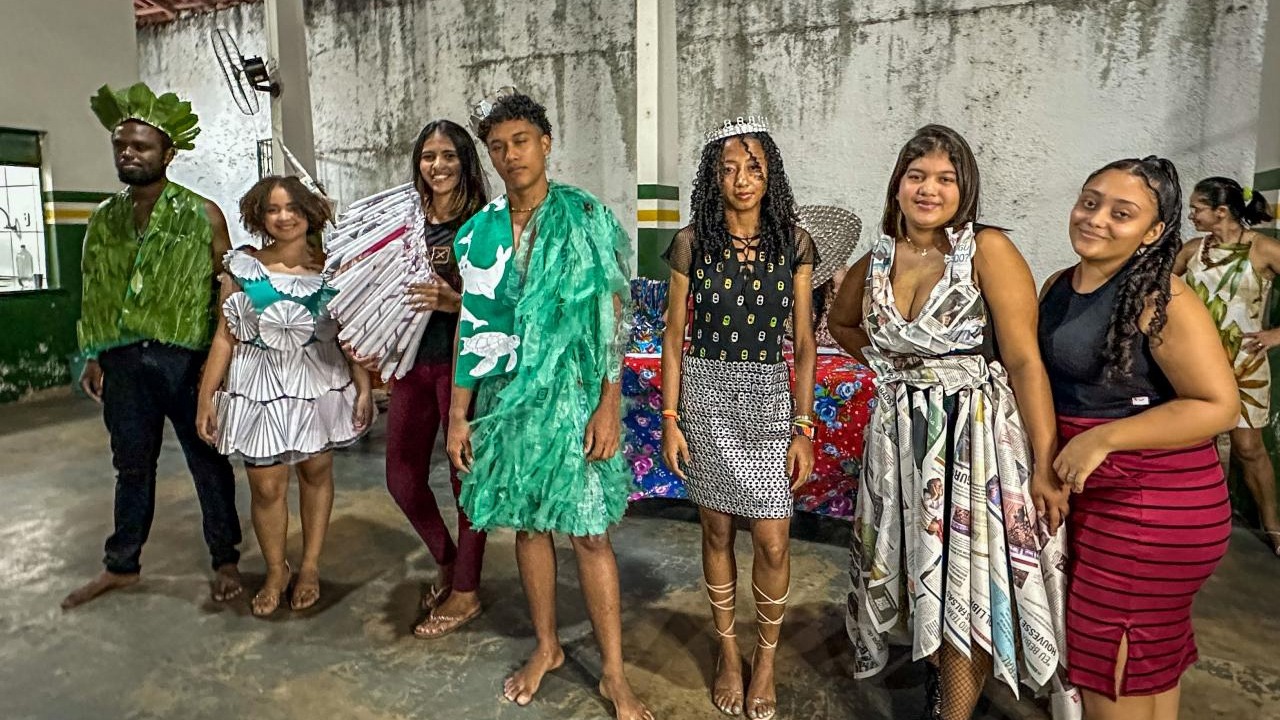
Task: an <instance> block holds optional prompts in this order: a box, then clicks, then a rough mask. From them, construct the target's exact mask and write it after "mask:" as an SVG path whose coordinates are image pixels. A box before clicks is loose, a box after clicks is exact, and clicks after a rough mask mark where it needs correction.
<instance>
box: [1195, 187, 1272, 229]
mask: <svg viewBox="0 0 1280 720" xmlns="http://www.w3.org/2000/svg"><path fill="white" fill-rule="evenodd" d="M1192 194H1193V195H1199V196H1200V197H1202V198H1204V201H1205V202H1207V203H1209V207H1211V208H1218V207H1226V208H1227V210H1228V212H1230V213H1231V217H1233V218H1235V220H1236V222H1238V223H1240V224H1241V225H1244V226H1245V227H1252V226H1254V225H1257V224H1258V223H1264V222H1270V221H1271V219H1272V218H1273V215H1272V212H1271V208H1270V207H1269V206H1268V205H1267V199H1266V198H1264V197H1263V196H1262V193H1260V192H1257V191H1254V193H1253V197H1251V198H1249V200H1248V201H1245V199H1244V188H1242V187H1240V183H1238V182H1236V181H1235V180H1232V179H1231V178H1225V177H1211V178H1205V179H1204V180H1201V181H1200V182H1198V183H1196V187H1195V190H1193V191H1192Z"/></svg>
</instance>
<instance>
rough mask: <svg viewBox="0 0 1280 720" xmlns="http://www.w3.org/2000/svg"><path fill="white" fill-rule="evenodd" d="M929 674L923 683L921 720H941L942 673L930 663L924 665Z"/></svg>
mask: <svg viewBox="0 0 1280 720" xmlns="http://www.w3.org/2000/svg"><path fill="white" fill-rule="evenodd" d="M924 666H925V669H926V671H927V672H928V673H929V674H928V676H927V677H926V678H925V681H924V693H925V704H924V715H921V716H920V718H921V720H942V671H941V670H939V669H938V666H937V665H934V664H933V663H931V662H926V663H925V664H924Z"/></svg>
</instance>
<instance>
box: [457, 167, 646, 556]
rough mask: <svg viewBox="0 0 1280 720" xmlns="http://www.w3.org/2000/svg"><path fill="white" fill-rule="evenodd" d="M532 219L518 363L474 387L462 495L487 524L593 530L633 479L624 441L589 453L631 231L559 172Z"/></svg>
mask: <svg viewBox="0 0 1280 720" xmlns="http://www.w3.org/2000/svg"><path fill="white" fill-rule="evenodd" d="M535 222H536V223H537V226H536V227H537V235H536V240H535V241H534V244H533V252H532V253H531V256H530V257H528V260H527V267H526V266H524V265H523V264H522V266H521V270H522V274H523V275H524V279H523V281H522V282H519V283H510V284H509V285H508V286H509V287H510V288H511V293H512V296H509V300H510V301H512V302H513V303H514V304H515V308H516V310H515V316H516V328H517V332H519V333H520V335H521V342H522V346H521V350H522V352H521V355H520V362H519V365H518V366H517V369H516V371H515V373H513V374H511V375H507V376H503V377H498V378H489V379H486V380H483V381H481V383H480V385H479V386H478V388H477V390H476V393H477V396H476V418H475V420H473V421H472V425H471V427H472V447H473V449H474V453H475V457H474V460H473V464H472V469H471V472H470V473H469V474H467V475H466V476H465V478H464V480H463V487H462V495H461V498H460V501H461V503H462V506H463V508H464V509H465V510H466V512H467V515H468V517H469V518H470V519H471V523H472V524H473V525H474V526H476V527H477V528H481V529H485V530H488V529H493V528H499V527H502V528H513V529H517V530H525V531H531V532H548V531H550V532H559V533H565V534H568V535H573V536H587V535H598V534H601V533H603V532H605V530H607V529H608V528H609V526H610V525H613V524H614V523H616V522H617V521H618V520H620V519H621V518H622V515H623V513H624V512H625V511H626V507H627V499H628V496H629V495H630V494H631V491H632V487H633V484H634V481H633V478H632V475H631V473H630V472H629V470H628V468H627V465H626V462H625V461H624V459H623V457H622V453H621V451H619V452H618V453H617V454H616V455H615V456H614V457H613V458H611V459H609V460H606V461H602V462H592V463H588V462H587V461H586V457H585V455H584V453H583V438H584V435H585V433H586V426H587V421H588V420H589V419H590V417H591V414H592V413H593V412H594V411H595V409H596V406H597V405H598V403H599V401H600V391H601V383H602V382H603V381H604V380H605V379H606V378H608V379H610V380H616V379H617V378H618V375H619V372H620V368H621V363H622V352H623V346H622V343H621V342H620V338H621V336H622V335H623V333H622V332H621V330H622V329H623V325H622V324H621V323H620V322H619V320H618V317H619V316H618V315H617V314H616V312H615V308H614V298H615V297H616V298H618V300H620V301H622V302H623V304H624V307H623V309H622V314H621V317H623V318H625V317H629V316H630V313H629V312H628V308H627V307H626V304H627V300H628V292H627V278H626V273H625V270H624V268H625V262H626V260H625V258H627V257H629V251H630V245H629V239H628V238H627V235H626V233H625V232H624V231H623V230H622V227H621V225H619V224H618V221H617V219H616V218H615V217H614V215H613V213H612V212H610V211H609V209H608V208H607V207H605V206H604V204H603V203H601V202H600V201H599V200H597V199H596V198H595V197H593V196H591V195H590V194H589V193H586V192H584V191H582V190H579V189H577V188H574V187H570V186H567V185H561V184H559V183H556V184H553V185H552V187H551V192H550V193H549V195H548V197H547V200H546V201H545V202H544V203H543V205H542V208H541V209H540V210H539V211H538V214H537V217H536V218H535ZM619 432H621V418H619Z"/></svg>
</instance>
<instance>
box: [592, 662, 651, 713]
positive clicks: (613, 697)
mask: <svg viewBox="0 0 1280 720" xmlns="http://www.w3.org/2000/svg"><path fill="white" fill-rule="evenodd" d="M600 695H601V696H602V697H603V698H604V699H605V700H608V701H609V702H611V703H613V716H614V717H615V718H617V719H618V720H653V711H652V710H650V709H649V707H648V706H647V705H645V704H644V703H643V702H641V701H640V698H638V697H636V694H635V693H634V692H632V690H631V683H629V682H627V677H626V676H625V675H623V674H622V673H618V674H617V675H613V676H609V675H606V676H605V677H603V678H601V680H600Z"/></svg>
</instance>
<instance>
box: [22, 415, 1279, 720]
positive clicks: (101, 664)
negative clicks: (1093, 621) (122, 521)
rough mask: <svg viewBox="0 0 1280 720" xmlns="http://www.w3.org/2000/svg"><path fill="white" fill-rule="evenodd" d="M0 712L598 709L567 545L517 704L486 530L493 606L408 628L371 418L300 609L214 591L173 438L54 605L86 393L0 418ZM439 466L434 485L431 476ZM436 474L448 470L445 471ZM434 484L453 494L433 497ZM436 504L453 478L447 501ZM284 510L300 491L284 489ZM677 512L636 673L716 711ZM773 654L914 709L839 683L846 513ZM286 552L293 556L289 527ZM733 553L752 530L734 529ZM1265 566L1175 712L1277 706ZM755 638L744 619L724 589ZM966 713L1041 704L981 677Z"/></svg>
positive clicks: (916, 676)
mask: <svg viewBox="0 0 1280 720" xmlns="http://www.w3.org/2000/svg"><path fill="white" fill-rule="evenodd" d="M0 414H2V415H3V418H0V458H3V460H0V481H2V483H3V484H2V485H0V487H2V488H3V492H4V499H5V502H4V503H3V504H0V582H3V584H4V587H5V591H4V592H3V593H0V631H2V632H3V636H4V638H5V640H4V643H3V646H2V647H0V667H3V668H4V670H3V672H0V718H5V719H14V720H16V719H20V718H58V719H60V720H61V719H78V718H175V717H182V718H220V719H225V718H237V717H252V718H254V719H255V720H276V719H280V720H284V719H295V718H298V719H301V718H308V719H310V718H353V719H357V720H382V719H391V718H423V719H427V720H436V719H441V720H443V719H445V718H449V719H466V720H472V719H477V720H478V719H481V718H520V719H521V720H540V719H542V718H557V719H564V718H597V717H601V718H602V717H607V716H608V715H607V707H606V706H605V705H604V704H603V703H602V702H601V701H600V700H599V699H598V698H597V696H596V694H595V691H594V688H595V680H596V678H597V674H598V672H599V657H598V654H597V652H596V649H595V646H594V642H593V641H592V639H591V634H590V625H589V624H588V623H587V621H586V617H585V612H584V609H583V605H582V602H581V599H580V596H579V594H578V590H577V582H576V571H575V568H574V564H573V560H572V553H571V552H570V551H569V550H568V548H567V546H565V545H563V544H561V546H560V551H561V571H560V591H561V595H560V602H559V611H560V619H561V628H562V633H563V639H564V642H565V650H566V654H567V655H568V662H567V663H566V665H565V667H564V668H563V669H561V670H560V671H558V672H556V673H554V674H552V675H550V676H548V679H547V680H546V682H545V683H544V684H543V687H542V692H541V693H540V694H539V695H538V698H537V699H536V701H535V702H534V704H533V705H531V706H530V707H528V708H517V707H515V706H513V705H511V704H508V703H504V702H502V701H501V700H500V697H499V688H500V686H501V680H502V678H503V677H504V675H505V674H507V673H508V672H509V671H510V670H512V669H513V668H515V667H516V666H517V664H518V662H519V661H520V660H521V659H522V658H523V656H524V655H525V654H526V653H527V652H528V651H529V649H530V648H531V647H532V637H531V635H532V633H531V628H530V625H529V622H528V619H527V613H526V609H525V606H524V601H523V599H522V595H521V590H520V584H519V579H518V577H517V574H516V569H515V563H514V556H513V552H512V550H511V547H512V535H511V534H510V533H497V534H494V535H493V536H492V537H491V538H490V541H489V551H488V557H487V564H486V567H485V575H484V582H483V586H482V589H481V596H482V599H483V601H484V603H485V605H486V607H487V611H486V613H485V614H484V615H483V616H482V617H481V618H480V619H479V620H477V621H476V622H475V623H473V624H472V625H471V626H469V627H468V628H466V629H465V630H463V631H461V632H459V633H457V634H455V635H453V636H451V637H447V638H444V639H441V640H437V641H434V642H425V641H421V640H416V639H415V638H414V637H413V636H412V634H411V632H410V628H411V626H412V624H413V622H414V621H415V620H416V619H417V610H416V603H417V599H418V595H419V592H420V590H421V587H422V585H423V583H424V582H425V581H427V580H428V579H430V577H431V576H432V570H433V565H432V562H431V560H430V557H429V555H428V554H427V552H426V550H425V549H424V547H423V546H422V544H421V542H420V541H419V540H418V538H417V536H416V535H414V534H413V532H412V530H411V529H410V527H409V525H408V524H407V522H406V521H405V520H404V518H403V517H402V516H401V515H400V513H399V511H398V509H397V508H396V507H395V505H394V503H393V502H392V501H391V499H390V497H389V496H388V495H387V493H386V490H385V489H384V487H383V471H382V451H383V447H384V444H383V432H382V425H381V424H379V425H378V426H377V427H376V428H375V430H374V432H373V433H372V436H371V437H370V438H369V439H368V440H367V441H365V442H364V443H362V444H361V445H359V446H357V447H356V448H353V449H351V450H349V451H346V452H343V453H340V454H339V456H338V461H337V482H338V488H339V489H338V493H337V500H336V503H335V508H334V513H333V524H332V529H331V531H330V534H329V539H328V542H327V545H326V554H325V560H324V565H323V572H324V585H323V593H324V597H323V599H322V601H321V604H320V605H319V607H318V608H317V609H315V610H311V611H308V612H306V613H300V614H299V613H290V612H288V611H287V610H286V611H281V612H280V613H278V614H277V616H276V617H275V618H273V619H271V620H268V621H263V620H259V619H256V618H254V617H252V616H251V615H250V614H249V612H248V605H247V601H246V600H244V599H241V600H238V601H236V602H233V603H231V604H229V605H226V606H219V605H215V604H213V603H212V602H210V601H209V600H208V585H207V580H208V573H206V572H205V568H206V563H207V556H206V554H205V548H204V545H203V542H202V540H201V538H200V531H199V517H200V516H199V510H198V507H197V505H196V501H195V496H194V493H193V491H192V487H191V483H190V479H189V476H188V475H187V473H186V468H185V466H184V464H183V461H182V456H181V453H180V451H179V450H178V448H177V445H176V442H174V441H173V439H172V436H170V437H169V440H168V441H167V442H166V447H165V452H164V454H163V456H162V457H161V460H160V469H159V474H160V482H159V489H158V492H157V495H158V501H157V509H156V522H155V526H154V528H153V530H152V533H151V540H150V542H149V543H148V545H147V550H146V553H145V555H144V558H143V561H144V566H145V569H144V576H143V582H142V583H141V584H139V585H137V586H135V587H133V588H130V589H128V590H125V591H121V592H117V593H115V594H113V595H110V596H107V597H104V598H101V599H99V600H97V601H95V602H93V603H91V604H89V605H87V606H85V607H82V608H80V609H78V610H76V611H73V612H71V613H66V614H64V613H62V612H61V611H60V610H59V609H58V602H59V600H60V599H61V598H62V596H63V595H64V594H65V593H66V592H67V591H69V590H70V589H71V588H73V587H74V586H76V585H77V584H79V583H80V582H82V581H84V580H86V579H88V578H89V577H90V576H92V575H93V574H94V573H96V572H97V571H98V569H99V564H98V563H99V562H100V557H101V547H102V541H103V539H104V538H105V536H106V534H107V532H108V529H109V526H110V518H111V493H112V477H111V472H110V459H109V455H108V451H107V437H106V432H105V430H104V429H103V426H102V423H101V419H100V413H99V411H98V409H97V407H96V406H95V405H93V404H92V403H90V402H89V401H87V400H83V399H72V398H69V397H68V398H60V399H52V400H46V401H40V402H36V403H28V404H23V405H8V406H5V407H4V412H3V413H0ZM441 476H442V468H440V467H437V468H436V472H435V473H434V474H433V479H434V480H437V481H439V480H441V479H442V477H441ZM437 486H438V487H443V486H444V483H442V482H437ZM445 492H447V491H445ZM441 498H442V499H444V498H445V493H444V492H442V493H441ZM239 499H240V510H241V518H242V520H243V522H244V524H245V537H246V540H245V543H244V545H243V546H242V549H243V550H244V559H243V562H242V564H241V568H242V569H243V570H244V571H245V573H246V577H247V580H248V582H249V584H250V588H251V590H250V592H252V588H254V587H256V586H257V584H258V583H260V582H261V578H262V575H261V571H262V565H261V558H260V556H259V555H258V553H257V548H256V543H255V542H254V540H253V537H252V533H251V531H250V528H249V524H248V521H249V513H248V508H247V499H248V492H247V490H245V489H244V488H243V487H242V489H241V492H240V498H239ZM292 502H294V507H295V508H296V499H295V500H293V501H292ZM691 517H692V513H691V512H690V511H689V510H688V508H687V507H685V506H683V505H678V504H669V503H666V504H657V505H654V504H648V503H646V504H640V505H638V506H636V507H634V508H633V512H632V515H631V516H630V517H628V519H626V520H625V521H624V522H623V523H622V524H621V526H620V527H619V528H618V529H617V530H616V532H615V533H614V535H613V537H614V543H615V546H616V547H617V548H618V555H619V563H620V565H621V570H622V592H623V612H624V615H623V623H624V627H625V630H626V637H625V650H626V653H627V661H628V665H629V669H630V672H631V677H632V679H633V682H634V684H635V685H636V688H637V690H638V691H639V692H640V694H641V695H642V696H643V697H645V698H647V699H648V701H649V702H650V704H651V706H652V707H653V709H654V710H655V711H656V714H657V716H658V717H659V718H668V719H670V718H679V719H684V718H690V719H692V718H716V717H720V715H719V714H718V713H717V712H716V711H715V710H714V709H713V708H712V707H711V705H710V703H709V700H708V696H707V683H708V675H709V672H710V664H711V660H710V658H711V653H710V650H711V639H710V636H711V631H710V624H709V618H708V610H707V606H706V600H705V598H704V596H703V594H702V591H701V587H700V579H701V578H700V570H699V567H700V566H699V562H698V553H699V542H698V528H697V525H696V524H694V523H693V522H690V521H689V519H690V518H691ZM795 535H796V540H795V542H794V544H793V546H792V555H793V558H794V560H793V563H794V566H793V576H794V581H793V590H792V595H791V597H792V602H791V605H790V607H789V608H788V613H787V624H786V628H785V636H784V642H783V644H782V650H781V652H780V655H779V660H778V662H779V673H780V676H779V687H778V695H779V713H778V716H779V718H781V719H783V720H787V719H792V718H796V719H801V718H850V719H860V720H862V719H866V720H870V719H881V718H913V717H915V716H916V715H917V714H918V713H919V711H920V703H921V696H922V688H921V685H920V683H921V682H922V677H921V673H920V672H919V670H918V668H915V667H913V666H912V665H911V664H909V663H905V664H900V665H899V666H898V669H896V670H895V671H893V672H890V673H888V674H887V675H886V676H884V677H882V678H879V679H877V680H875V681H864V682H855V681H853V680H852V679H851V677H850V675H849V667H850V664H849V657H848V652H847V643H846V640H845V637H844V628H843V619H842V603H843V597H844V592H845V587H846V582H847V580H846V574H845V573H846V570H845V562H846V557H847V554H846V549H845V539H844V538H845V537H847V528H846V527H842V524H841V523H835V522H831V521H818V520H815V519H814V518H801V519H799V520H798V521H797V523H796V530H795ZM291 540H292V543H291V548H292V551H291V554H292V555H293V556H294V557H295V562H296V556H297V554H298V552H299V540H300V538H299V537H298V532H297V523H296V521H295V523H294V525H293V537H292V538H291ZM740 550H741V551H742V555H741V557H742V565H743V567H744V568H745V567H747V566H748V565H749V557H748V555H747V554H746V551H749V543H746V542H740ZM1277 570H1280V561H1278V560H1276V559H1274V558H1272V557H1270V556H1269V554H1268V553H1267V551H1266V548H1265V547H1264V546H1263V545H1262V544H1261V543H1260V542H1259V541H1258V540H1256V539H1255V538H1254V537H1253V536H1252V535H1251V534H1249V533H1247V532H1245V531H1242V530H1240V531H1237V534H1236V537H1235V539H1234V542H1233V545H1232V549H1231V553H1230V555H1229V556H1228V557H1227V559H1226V561H1225V562H1224V563H1223V565H1222V566H1221V567H1220V568H1219V570H1218V572H1217V574H1216V575H1215V576H1214V578H1213V579H1212V580H1211V581H1210V582H1209V584H1208V586H1207V587H1206V588H1205V590H1204V591H1203V593H1202V595H1201V596H1200V599H1199V602H1198V604H1197V607H1196V611H1197V631H1198V636H1199V641H1200V652H1201V662H1200V664H1199V665H1198V666H1197V667H1196V668H1195V669H1193V670H1192V671H1191V672H1190V673H1188V675H1187V676H1186V680H1185V683H1184V686H1183V687H1184V691H1183V697H1184V706H1183V707H1184V710H1183V713H1182V717H1184V718H1195V719H1197V720H1198V719H1200V718H1219V717H1221V718H1280V652H1277V651H1276V647H1277V646H1278V645H1280V613H1276V612H1275V607H1276V604H1275V602H1274V601H1273V598H1277V597H1280V574H1278V573H1277ZM739 613H740V623H741V624H742V627H743V628H745V632H744V633H743V634H744V635H745V636H747V637H749V636H750V634H751V632H752V630H751V628H752V625H751V623H750V621H751V618H752V617H753V615H752V611H751V609H750V607H749V605H748V603H746V602H740V603H739ZM980 717H982V718H990V719H995V718H1032V717H1042V713H1041V711H1040V709H1039V708H1038V707H1037V706H1036V705H1035V704H1034V703H1032V702H1029V701H1025V700H1024V701H1023V702H1022V703H1020V704H1019V703H1015V702H1013V701H1012V697H1011V696H1007V695H1005V694H1003V693H1000V692H995V693H992V699H991V700H988V701H984V703H983V705H982V706H981V708H980Z"/></svg>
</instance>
